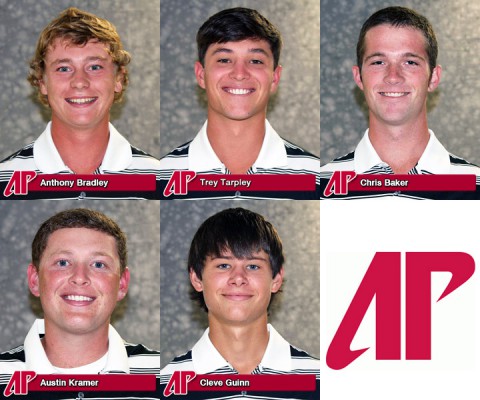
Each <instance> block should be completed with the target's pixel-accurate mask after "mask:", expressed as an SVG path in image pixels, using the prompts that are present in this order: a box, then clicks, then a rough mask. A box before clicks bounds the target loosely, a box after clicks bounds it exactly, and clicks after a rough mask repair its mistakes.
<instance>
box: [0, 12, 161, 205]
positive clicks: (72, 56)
mask: <svg viewBox="0 0 480 400" xmlns="http://www.w3.org/2000/svg"><path fill="white" fill-rule="evenodd" d="M130 58H131V57H130V54H129V53H128V52H126V51H125V50H124V49H123V45H122V43H121V41H120V37H119V36H118V33H117V31H116V30H115V27H114V26H113V25H112V24H111V23H110V22H108V21H107V20H105V19H102V18H99V17H97V16H95V15H93V14H90V13H88V12H85V11H81V10H78V9H76V8H69V9H67V10H65V11H63V12H62V13H61V14H60V15H59V16H58V17H57V18H56V19H54V20H53V21H52V22H51V23H50V24H49V25H47V27H45V29H44V30H43V31H42V33H41V34H40V37H39V40H38V43H37V48H36V52H35V56H34V57H33V59H32V61H31V62H30V75H29V77H28V80H29V82H30V83H31V85H32V86H33V87H34V88H35V90H36V91H37V94H38V98H39V100H40V101H41V102H42V103H43V104H44V105H45V106H47V107H49V108H50V109H51V118H52V120H51V122H50V123H49V124H48V125H47V127H46V129H45V131H44V132H43V133H42V134H41V135H40V137H39V138H38V139H37V140H36V141H35V142H33V143H32V144H29V145H27V146H25V147H24V148H23V149H21V150H19V151H17V152H16V153H14V154H12V155H11V156H9V157H7V158H6V159H5V160H3V161H2V162H1V163H0V182H3V185H5V184H6V182H8V181H9V180H10V177H11V176H12V174H13V171H18V170H23V171H35V172H36V173H37V174H155V173H157V172H158V169H159V161H158V160H157V159H155V158H154V157H152V156H150V155H149V154H147V153H145V152H143V151H141V150H139V149H137V148H135V147H133V146H131V145H130V144H129V142H128V141H127V140H126V139H125V138H124V137H123V136H122V135H121V134H120V133H119V132H118V131H117V130H116V129H115V127H114V126H113V125H112V124H110V122H109V120H110V108H111V106H112V104H113V103H114V102H119V101H120V100H121V99H122V97H123V95H124V91H125V89H126V86H127V84H128V71H127V65H128V63H129V62H130ZM49 193H50V192H43V194H42V195H43V196H45V197H46V196H51V195H52V194H49ZM53 196H56V197H78V193H75V192H67V193H63V194H61V195H60V196H58V194H57V195H56V194H55V193H54V192H53ZM102 196H109V195H108V194H107V192H104V193H103V194H102ZM130 196H131V194H129V193H124V194H122V193H113V194H111V195H110V197H130ZM151 196H152V197H154V196H153V194H151ZM138 197H142V194H140V195H139V196H138Z"/></svg>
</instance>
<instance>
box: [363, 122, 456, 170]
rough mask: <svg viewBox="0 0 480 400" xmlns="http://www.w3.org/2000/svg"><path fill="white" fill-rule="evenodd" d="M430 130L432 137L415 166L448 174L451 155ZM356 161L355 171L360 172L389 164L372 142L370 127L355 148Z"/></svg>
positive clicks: (418, 168) (419, 168)
mask: <svg viewBox="0 0 480 400" xmlns="http://www.w3.org/2000/svg"><path fill="white" fill-rule="evenodd" d="M428 132H429V133H430V139H429V140H428V143H427V147H426V148H425V150H424V152H423V154H422V156H421V157H420V159H419V160H418V163H417V165H416V166H415V168H416V169H417V171H418V172H419V173H422V172H425V171H426V172H429V173H432V174H448V173H449V171H450V155H449V153H448V151H447V150H446V149H445V147H443V145H442V144H441V143H440V142H439V140H438V139H437V137H436V136H435V134H434V133H433V131H431V130H428ZM354 163H355V171H357V172H358V173H362V172H365V171H368V170H369V169H371V168H373V167H375V166H387V164H386V163H385V162H383V161H382V160H381V159H380V156H379V155H378V154H377V152H376V151H375V149H374V147H373V145H372V143H371V142H370V138H369V136H368V129H367V130H366V131H365V134H364V135H363V138H362V140H360V142H359V143H358V145H357V147H356V149H355V155H354Z"/></svg>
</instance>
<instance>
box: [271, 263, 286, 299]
mask: <svg viewBox="0 0 480 400" xmlns="http://www.w3.org/2000/svg"><path fill="white" fill-rule="evenodd" d="M284 274H285V270H284V269H283V267H281V268H280V271H278V273H277V275H275V277H274V278H273V281H272V293H277V292H278V291H279V290H280V288H281V287H282V283H283V275H284Z"/></svg>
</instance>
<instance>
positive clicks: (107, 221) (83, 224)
mask: <svg viewBox="0 0 480 400" xmlns="http://www.w3.org/2000/svg"><path fill="white" fill-rule="evenodd" d="M64 228H87V229H93V230H95V231H99V232H103V233H106V234H107V235H110V236H112V237H113V238H114V239H115V242H116V245H117V252H118V258H119V260H120V274H122V273H123V271H125V268H126V267H127V237H126V236H125V233H123V231H122V230H121V229H120V227H119V226H118V224H117V223H116V222H115V221H114V220H113V219H111V218H109V217H107V216H106V215H105V214H102V213H101V212H98V211H94V210H89V209H87V208H75V209H72V210H65V211H61V212H59V213H58V214H55V215H54V216H52V217H50V218H49V219H47V220H46V221H45V222H44V223H43V224H42V225H40V228H39V229H38V231H37V233H36V235H35V238H34V239H33V242H32V264H33V265H34V266H35V268H36V269H37V270H38V268H39V267H40V260H41V258H42V255H43V252H44V251H45V249H46V247H47V243H48V238H49V237H50V235H51V234H52V233H53V232H55V231H57V230H59V229H64Z"/></svg>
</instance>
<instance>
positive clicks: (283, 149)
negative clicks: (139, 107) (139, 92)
mask: <svg viewBox="0 0 480 400" xmlns="http://www.w3.org/2000/svg"><path fill="white" fill-rule="evenodd" d="M186 21H188V23H185V22H186ZM319 23H320V9H319V4H318V2H314V1H307V2H302V3H298V2H295V1H284V2H280V3H278V2H274V1H264V2H261V3H258V2H254V1H247V2H244V3H242V4H241V6H239V4H237V3H235V2H234V1H231V0H221V1H212V2H209V3H208V4H206V3H205V2H201V1H195V0H187V1H184V2H181V3H179V2H176V1H172V0H165V1H162V2H161V35H160V37H161V54H162V61H161V82H160V87H161V107H160V110H161V148H162V159H161V180H162V182H165V183H164V185H163V186H166V185H167V182H168V181H169V179H170V178H171V176H172V174H173V173H174V172H175V171H178V170H182V171H183V170H189V171H194V172H196V173H197V174H216V175H218V174H220V175H222V174H227V175H229V174H242V175H244V174H252V175H261V174H274V175H282V174H291V175H296V174H309V175H312V176H315V177H317V178H318V168H319V159H318V154H319V152H320V136H319V122H320V110H319V105H320V103H319V101H320V99H319V67H320V65H319V46H318V45H319V43H318V36H319ZM224 192H225V193H223V192H219V193H218V192H217V193H212V192H211V191H209V190H208V188H207V189H206V190H203V191H196V192H191V193H188V195H187V196H183V197H182V196H178V197H177V198H212V199H213V198H234V197H236V198H238V197H241V198H251V199H260V198H285V199H297V200H301V199H314V198H315V193H313V191H311V192H310V193H309V191H308V190H305V191H304V192H303V193H302V191H301V190H296V191H290V193H288V192H289V190H286V189H284V190H280V189H279V190H278V191H277V192H276V193H275V191H273V190H272V192H271V193H268V190H265V191H262V190H260V191H258V192H255V193H247V191H245V193H244V192H240V191H237V193H235V191H233V192H228V191H224Z"/></svg>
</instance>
